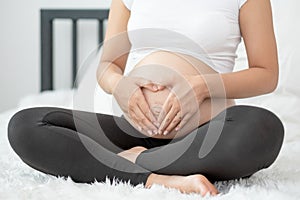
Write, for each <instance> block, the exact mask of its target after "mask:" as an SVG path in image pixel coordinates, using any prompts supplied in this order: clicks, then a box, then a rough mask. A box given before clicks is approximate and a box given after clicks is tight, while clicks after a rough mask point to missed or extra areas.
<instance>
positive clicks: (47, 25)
mask: <svg viewBox="0 0 300 200" xmlns="http://www.w3.org/2000/svg"><path fill="white" fill-rule="evenodd" d="M108 14H109V10H108V9H96V10H91V9H80V10H78V9H76V10H73V9H72V10H65V9H60V10H54V9H50V10H49V9H42V10H41V91H45V90H53V89H54V88H53V78H54V77H53V20H54V19H71V20H72V21H73V24H72V25H73V27H72V37H73V38H72V49H73V50H72V81H73V83H75V78H76V72H77V57H78V55H77V52H78V51H77V46H78V45H77V21H78V20H79V19H97V20H98V21H99V33H98V34H99V36H98V42H99V44H100V43H102V41H103V28H104V27H103V21H104V20H106V19H107V18H108ZM74 86H75V87H76V85H73V87H74Z"/></svg>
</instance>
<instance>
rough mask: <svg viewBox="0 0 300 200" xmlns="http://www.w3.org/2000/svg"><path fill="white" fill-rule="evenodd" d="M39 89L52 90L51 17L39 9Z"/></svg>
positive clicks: (45, 11)
mask: <svg viewBox="0 0 300 200" xmlns="http://www.w3.org/2000/svg"><path fill="white" fill-rule="evenodd" d="M41 66H42V68H41V91H45V90H53V19H52V18H51V16H50V15H48V12H47V10H41Z"/></svg>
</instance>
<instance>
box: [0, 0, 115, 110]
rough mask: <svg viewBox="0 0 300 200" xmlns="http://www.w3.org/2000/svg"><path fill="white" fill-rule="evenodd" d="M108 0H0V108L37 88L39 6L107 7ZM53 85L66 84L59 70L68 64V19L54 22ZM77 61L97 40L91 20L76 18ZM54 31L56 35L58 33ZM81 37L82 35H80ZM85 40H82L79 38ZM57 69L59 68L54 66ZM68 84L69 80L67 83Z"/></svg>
mask: <svg viewBox="0 0 300 200" xmlns="http://www.w3.org/2000/svg"><path fill="white" fill-rule="evenodd" d="M110 3H111V0H72V1H70V0H27V1H22V0H1V1H0V95H1V100H0V112H1V111H3V110H6V109H10V108H13V107H15V106H16V105H17V103H18V101H19V100H20V99H21V98H22V97H23V96H25V95H27V94H34V93H38V92H39V90H40V15H39V14H40V9H41V8H91V9H97V8H109V6H110ZM55 23H56V25H57V27H56V29H55V36H57V37H55V38H56V41H55V45H58V44H59V45H60V47H59V48H58V51H56V52H55V57H56V60H55V65H56V66H55V74H56V78H55V80H56V82H55V87H56V88H64V87H68V84H69V79H70V77H66V78H65V77H62V76H61V75H63V74H67V75H69V74H70V73H60V71H59V70H67V71H68V68H67V67H65V66H67V65H70V64H71V60H70V54H67V53H66V52H67V50H68V49H70V42H71V38H70V34H71V32H70V28H71V26H70V23H69V22H68V21H66V20H62V21H57V22H55ZM79 24H80V25H79V27H80V28H79V34H80V38H81V39H80V41H79V47H80V54H81V56H80V60H79V63H80V61H82V59H83V58H84V57H85V56H86V55H87V53H88V52H89V51H90V50H91V49H92V48H94V46H95V45H96V43H95V42H97V36H96V27H95V26H94V25H95V22H84V21H82V22H80V23H79ZM58 35H60V36H59V37H58ZM82 38H84V39H82ZM83 40H84V41H85V42H82V41H83ZM58 69H59V70H58ZM69 85H70V84H69Z"/></svg>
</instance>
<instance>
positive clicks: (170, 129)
mask: <svg viewBox="0 0 300 200" xmlns="http://www.w3.org/2000/svg"><path fill="white" fill-rule="evenodd" d="M180 121H181V114H180V112H177V114H176V116H175V117H174V119H173V121H172V122H171V123H170V124H169V126H168V127H167V128H166V130H165V131H167V133H170V132H171V131H172V130H173V129H174V128H175V127H176V126H177V125H178V124H179V123H180Z"/></svg>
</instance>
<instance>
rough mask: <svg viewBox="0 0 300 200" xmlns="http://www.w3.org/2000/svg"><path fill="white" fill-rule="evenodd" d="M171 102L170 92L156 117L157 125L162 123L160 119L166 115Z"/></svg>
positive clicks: (171, 95)
mask: <svg viewBox="0 0 300 200" xmlns="http://www.w3.org/2000/svg"><path fill="white" fill-rule="evenodd" d="M172 104H173V94H172V93H170V94H169V96H168V98H167V99H166V101H165V103H164V105H163V107H162V109H161V112H160V113H159V116H158V118H157V122H158V125H159V126H160V124H161V123H162V121H163V120H164V119H165V118H166V115H167V113H168V112H169V111H170V109H171V107H172Z"/></svg>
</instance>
